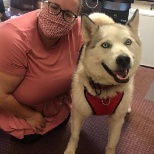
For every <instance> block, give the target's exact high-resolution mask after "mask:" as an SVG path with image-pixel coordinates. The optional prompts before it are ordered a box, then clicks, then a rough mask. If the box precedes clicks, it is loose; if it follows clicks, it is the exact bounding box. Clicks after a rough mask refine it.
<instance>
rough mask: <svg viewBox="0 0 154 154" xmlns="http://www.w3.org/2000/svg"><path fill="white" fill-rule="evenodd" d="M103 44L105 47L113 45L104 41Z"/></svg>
mask: <svg viewBox="0 0 154 154" xmlns="http://www.w3.org/2000/svg"><path fill="white" fill-rule="evenodd" d="M101 46H102V47H103V48H109V47H111V45H110V44H109V43H107V42H104V43H102V45H101Z"/></svg>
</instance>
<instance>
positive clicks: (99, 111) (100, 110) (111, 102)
mask: <svg viewBox="0 0 154 154" xmlns="http://www.w3.org/2000/svg"><path fill="white" fill-rule="evenodd" d="M84 94H85V98H86V100H87V102H88V103H89V105H90V106H91V108H92V110H93V112H94V115H110V114H112V113H114V111H115V109H116V108H117V107H118V105H119V103H120V102H121V100H122V98H123V95H124V93H123V92H120V93H117V95H116V96H114V97H111V98H107V99H101V98H99V97H98V96H92V95H91V94H89V93H88V92H87V90H86V89H85V91H84Z"/></svg>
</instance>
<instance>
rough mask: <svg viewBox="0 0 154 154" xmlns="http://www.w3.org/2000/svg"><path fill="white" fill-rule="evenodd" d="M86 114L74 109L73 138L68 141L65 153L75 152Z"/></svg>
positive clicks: (73, 153) (72, 121) (71, 153)
mask: <svg viewBox="0 0 154 154" xmlns="http://www.w3.org/2000/svg"><path fill="white" fill-rule="evenodd" d="M83 120H84V116H82V115H81V114H80V113H79V112H77V111H72V119H71V138H70V140H69V142H68V145H67V149H66V150H65V152H64V154H75V151H76V148H77V146H78V141H79V135H80V131H81V127H82V124H83Z"/></svg>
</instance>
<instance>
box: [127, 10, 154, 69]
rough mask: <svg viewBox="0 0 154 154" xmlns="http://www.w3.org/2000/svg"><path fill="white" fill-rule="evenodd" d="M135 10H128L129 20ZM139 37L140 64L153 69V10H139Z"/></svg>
mask: <svg viewBox="0 0 154 154" xmlns="http://www.w3.org/2000/svg"><path fill="white" fill-rule="evenodd" d="M134 11H135V9H132V8H131V9H130V12H129V18H130V17H131V16H132V15H133V13H134ZM139 13H140V23H139V36H140V39H141V41H142V59H141V64H142V65H146V66H150V67H154V10H153V11H151V10H143V9H139Z"/></svg>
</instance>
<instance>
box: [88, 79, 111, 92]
mask: <svg viewBox="0 0 154 154" xmlns="http://www.w3.org/2000/svg"><path fill="white" fill-rule="evenodd" d="M89 84H90V86H91V88H92V89H94V90H95V92H96V94H97V95H100V94H101V93H102V89H109V88H112V87H114V85H103V84H99V83H95V82H94V81H93V80H92V79H90V80H89Z"/></svg>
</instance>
